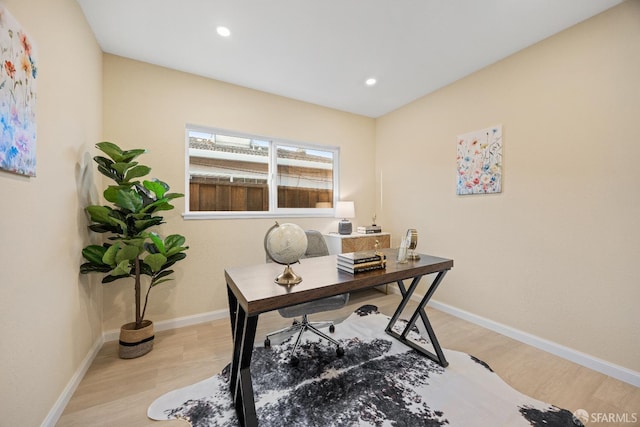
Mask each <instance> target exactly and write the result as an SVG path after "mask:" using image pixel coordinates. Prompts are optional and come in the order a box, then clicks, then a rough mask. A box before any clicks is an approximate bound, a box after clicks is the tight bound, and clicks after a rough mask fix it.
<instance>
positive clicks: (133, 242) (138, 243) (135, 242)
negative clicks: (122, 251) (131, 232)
mask: <svg viewBox="0 0 640 427" xmlns="http://www.w3.org/2000/svg"><path fill="white" fill-rule="evenodd" d="M122 241H123V242H124V243H126V244H127V245H130V246H135V247H136V248H138V253H142V251H143V248H144V241H145V238H144V237H137V238H133V239H122Z"/></svg>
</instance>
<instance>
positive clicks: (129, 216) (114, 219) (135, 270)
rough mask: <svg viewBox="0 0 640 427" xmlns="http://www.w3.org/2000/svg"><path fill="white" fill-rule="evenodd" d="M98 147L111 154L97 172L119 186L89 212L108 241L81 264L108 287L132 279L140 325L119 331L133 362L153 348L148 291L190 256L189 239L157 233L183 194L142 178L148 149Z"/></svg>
mask: <svg viewBox="0 0 640 427" xmlns="http://www.w3.org/2000/svg"><path fill="white" fill-rule="evenodd" d="M96 147H97V148H98V149H99V150H100V151H102V152H103V153H104V154H106V156H107V157H104V156H96V157H94V158H93V160H94V161H95V162H96V163H97V165H98V171H99V172H100V173H102V174H103V175H104V176H106V177H108V178H110V179H112V180H113V181H114V182H115V184H112V185H109V186H108V187H107V189H106V190H105V191H104V193H103V195H104V198H105V200H107V201H108V202H110V203H111V206H102V205H91V206H87V207H86V208H85V210H86V212H87V213H88V214H89V218H90V219H91V224H90V225H89V229H91V230H92V231H94V232H96V233H103V234H104V235H105V237H106V238H105V241H104V243H103V244H102V245H89V246H87V247H85V248H84V249H83V250H82V256H83V257H84V259H85V260H86V262H85V263H83V264H82V265H81V266H80V273H83V274H86V273H94V272H98V273H103V274H104V277H103V278H102V283H104V284H107V283H111V282H113V281H115V280H120V279H133V288H134V295H135V310H136V312H135V321H134V322H131V323H127V324H125V325H123V326H122V327H121V328H120V350H119V354H120V357H121V358H124V359H130V358H134V357H139V356H142V355H144V354H146V353H148V352H149V351H151V349H152V348H153V338H154V333H153V322H151V321H150V320H146V319H145V318H144V316H145V312H146V309H147V303H148V301H149V293H150V292H151V290H152V289H153V288H154V287H156V286H158V285H159V284H161V283H164V282H166V281H168V280H171V277H170V276H171V274H172V273H173V270H172V269H171V267H172V266H173V265H174V264H175V263H176V262H178V261H180V260H182V259H184V258H185V257H186V256H187V255H186V254H185V251H186V250H187V249H188V246H185V238H184V236H181V235H179V234H171V235H169V236H167V237H165V238H162V237H161V236H160V235H159V234H158V233H156V232H154V231H152V228H153V227H155V226H158V225H160V224H163V223H164V221H163V217H162V216H159V215H158V212H161V211H166V210H170V209H173V205H172V204H171V201H172V200H173V199H175V198H179V197H184V195H183V194H180V193H170V192H169V185H167V184H166V183H165V182H162V181H160V180H158V179H152V180H143V181H140V180H139V178H142V177H144V176H146V175H148V174H149V173H150V172H151V168H150V167H149V166H145V165H142V164H139V163H138V162H136V161H134V160H135V159H136V158H137V157H138V156H140V155H141V154H144V153H145V151H146V150H144V149H134V150H126V151H125V150H122V149H121V148H120V147H118V146H117V145H116V144H113V143H111V142H100V143H98V144H96ZM143 277H145V280H144V281H145V282H147V283H146V285H145V286H143V283H142V282H143V280H142V279H143Z"/></svg>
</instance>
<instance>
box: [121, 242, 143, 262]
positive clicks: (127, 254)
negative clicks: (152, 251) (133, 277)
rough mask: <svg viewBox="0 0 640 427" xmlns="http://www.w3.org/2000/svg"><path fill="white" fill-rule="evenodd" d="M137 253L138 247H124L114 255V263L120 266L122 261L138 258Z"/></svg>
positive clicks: (138, 251)
mask: <svg viewBox="0 0 640 427" xmlns="http://www.w3.org/2000/svg"><path fill="white" fill-rule="evenodd" d="M139 253H140V249H139V248H138V247H136V246H133V245H125V246H124V247H123V248H122V249H120V250H119V251H118V253H117V254H116V263H117V264H120V263H121V262H122V261H132V260H134V259H135V258H136V257H137V256H138V254H139Z"/></svg>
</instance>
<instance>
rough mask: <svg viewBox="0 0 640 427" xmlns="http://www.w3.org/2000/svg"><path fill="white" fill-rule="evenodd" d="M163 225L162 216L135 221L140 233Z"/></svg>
mask: <svg viewBox="0 0 640 427" xmlns="http://www.w3.org/2000/svg"><path fill="white" fill-rule="evenodd" d="M161 223H162V217H161V216H154V217H152V218H150V219H141V220H138V221H135V225H136V228H137V229H138V230H140V231H142V230H146V229H147V228H149V227H153V226H154V225H158V224H161Z"/></svg>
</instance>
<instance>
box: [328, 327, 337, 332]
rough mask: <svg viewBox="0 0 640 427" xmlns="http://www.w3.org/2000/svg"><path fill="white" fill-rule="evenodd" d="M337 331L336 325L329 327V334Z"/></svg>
mask: <svg viewBox="0 0 640 427" xmlns="http://www.w3.org/2000/svg"><path fill="white" fill-rule="evenodd" d="M335 331H336V327H335V326H334V325H331V326H329V332H331V333H334V332H335Z"/></svg>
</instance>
